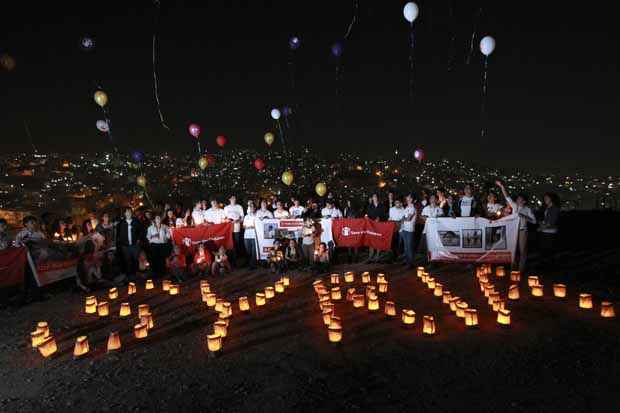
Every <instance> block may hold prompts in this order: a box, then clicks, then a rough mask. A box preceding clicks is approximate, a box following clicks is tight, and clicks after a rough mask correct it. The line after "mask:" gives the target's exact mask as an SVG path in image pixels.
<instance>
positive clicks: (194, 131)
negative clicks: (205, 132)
mask: <svg viewBox="0 0 620 413" xmlns="http://www.w3.org/2000/svg"><path fill="white" fill-rule="evenodd" d="M187 130H188V132H189V134H190V135H192V136H193V137H194V138H198V137H199V136H200V126H199V125H198V124H196V123H190V124H189V126H188V127H187Z"/></svg>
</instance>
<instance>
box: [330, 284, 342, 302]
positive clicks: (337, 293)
mask: <svg viewBox="0 0 620 413" xmlns="http://www.w3.org/2000/svg"><path fill="white" fill-rule="evenodd" d="M331 298H332V300H334V301H340V300H341V299H342V294H341V292H340V287H334V288H332V291H331Z"/></svg>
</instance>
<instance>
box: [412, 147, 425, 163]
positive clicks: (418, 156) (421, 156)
mask: <svg viewBox="0 0 620 413" xmlns="http://www.w3.org/2000/svg"><path fill="white" fill-rule="evenodd" d="M413 157H414V158H415V159H416V161H418V162H422V160H423V159H424V151H423V150H422V149H416V150H415V151H414V152H413Z"/></svg>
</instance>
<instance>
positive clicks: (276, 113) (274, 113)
mask: <svg viewBox="0 0 620 413" xmlns="http://www.w3.org/2000/svg"><path fill="white" fill-rule="evenodd" d="M271 117H272V118H273V119H275V120H278V119H280V110H279V109H277V108H273V109H271Z"/></svg>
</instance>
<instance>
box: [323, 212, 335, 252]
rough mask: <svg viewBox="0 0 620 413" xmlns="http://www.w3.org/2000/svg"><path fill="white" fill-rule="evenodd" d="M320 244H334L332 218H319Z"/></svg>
mask: <svg viewBox="0 0 620 413" xmlns="http://www.w3.org/2000/svg"><path fill="white" fill-rule="evenodd" d="M321 228H323V232H321V242H324V243H325V244H326V245H328V246H329V243H330V242H334V236H333V234H332V218H321Z"/></svg>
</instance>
